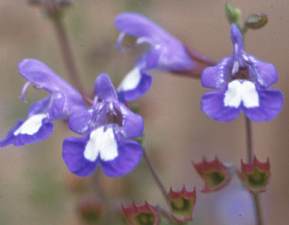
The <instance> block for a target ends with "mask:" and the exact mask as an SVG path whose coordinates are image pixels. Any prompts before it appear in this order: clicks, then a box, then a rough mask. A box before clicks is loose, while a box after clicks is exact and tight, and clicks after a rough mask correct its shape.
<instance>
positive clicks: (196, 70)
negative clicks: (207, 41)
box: [115, 13, 208, 101]
mask: <svg viewBox="0 0 289 225" xmlns="http://www.w3.org/2000/svg"><path fill="white" fill-rule="evenodd" d="M115 26H116V28H117V30H118V31H119V32H120V35H119V38H118V41H117V46H121V44H122V42H123V40H124V38H125V37H126V36H127V35H128V36H132V37H134V38H136V43H137V44H147V45H148V46H149V49H148V50H147V51H146V52H145V53H144V55H143V56H142V57H141V58H140V59H139V60H138V62H137V63H136V66H135V67H134V68H133V70H132V71H131V72H130V73H129V74H128V75H127V76H126V77H125V79H124V81H123V82H122V83H121V85H120V86H119V89H118V90H119V92H120V94H121V95H122V97H123V98H124V99H125V100H127V101H131V100H135V99H137V98H138V97H140V96H142V95H144V94H145V93H146V92H147V91H148V90H149V88H150V86H151V77H150V76H149V75H148V74H147V72H148V71H149V70H151V69H159V70H164V71H169V72H173V73H191V74H200V71H202V69H203V68H204V65H203V64H206V63H207V61H208V59H206V58H205V57H203V56H202V55H201V54H199V53H196V52H194V54H193V53H192V52H190V51H189V50H188V49H187V48H186V47H185V45H184V44H183V43H182V42H181V41H180V40H178V39H177V38H176V37H174V36H172V35H171V34H169V33H168V32H167V31H165V30H164V29H163V28H161V27H160V26H158V25H157V24H155V23H154V22H153V21H151V20H150V19H148V18H146V17H144V16H142V15H140V14H137V13H122V14H120V15H118V16H117V17H116V20H115Z"/></svg>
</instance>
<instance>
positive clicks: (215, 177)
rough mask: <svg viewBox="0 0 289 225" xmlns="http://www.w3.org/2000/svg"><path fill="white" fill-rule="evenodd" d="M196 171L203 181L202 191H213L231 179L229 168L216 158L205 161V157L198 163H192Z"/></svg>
mask: <svg viewBox="0 0 289 225" xmlns="http://www.w3.org/2000/svg"><path fill="white" fill-rule="evenodd" d="M193 166H194V168H195V169H196V171H197V173H198V174H199V175H200V176H201V178H202V179H203V181H204V187H203V189H202V192H204V193H208V192H214V191H218V190H220V189H222V188H223V187H224V186H226V185H227V184H228V183H229V181H230V180H231V174H230V171H229V168H228V167H227V166H225V165H224V163H222V162H221V161H220V160H219V159H218V158H215V159H214V160H212V161H207V160H206V159H205V158H204V159H203V160H202V161H201V162H199V163H193Z"/></svg>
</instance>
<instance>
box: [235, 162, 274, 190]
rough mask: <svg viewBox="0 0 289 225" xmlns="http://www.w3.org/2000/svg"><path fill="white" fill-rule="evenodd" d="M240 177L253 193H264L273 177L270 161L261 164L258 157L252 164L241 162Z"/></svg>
mask: <svg viewBox="0 0 289 225" xmlns="http://www.w3.org/2000/svg"><path fill="white" fill-rule="evenodd" d="M238 174H239V177H240V179H241V181H242V183H243V184H244V186H245V187H246V188H248V189H249V190H250V191H251V192H254V193H259V192H264V191H265V190H266V187H267V185H268V183H269V179H270V176H271V171H270V162H269V159H267V160H266V162H260V161H259V160H258V159H257V158H256V156H255V157H254V159H253V161H252V162H251V163H245V162H244V161H243V160H241V170H240V171H239V173H238Z"/></svg>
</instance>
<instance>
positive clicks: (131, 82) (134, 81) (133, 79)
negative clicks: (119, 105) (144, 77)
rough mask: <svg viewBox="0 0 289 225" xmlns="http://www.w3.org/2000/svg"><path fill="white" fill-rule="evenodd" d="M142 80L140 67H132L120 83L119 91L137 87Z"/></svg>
mask: <svg viewBox="0 0 289 225" xmlns="http://www.w3.org/2000/svg"><path fill="white" fill-rule="evenodd" d="M140 81H141V73H140V70H139V68H138V67H135V68H134V69H132V70H131V71H130V72H129V73H128V74H127V75H126V77H125V78H124V79H123V80H122V82H121V83H120V85H119V87H118V90H119V91H129V90H133V89H135V88H136V87H137V86H138V84H139V82H140Z"/></svg>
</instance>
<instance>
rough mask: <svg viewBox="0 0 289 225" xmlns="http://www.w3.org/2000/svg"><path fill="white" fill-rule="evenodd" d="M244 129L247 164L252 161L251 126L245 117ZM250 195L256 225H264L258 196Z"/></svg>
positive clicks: (255, 194)
mask: <svg viewBox="0 0 289 225" xmlns="http://www.w3.org/2000/svg"><path fill="white" fill-rule="evenodd" d="M245 128H246V147H247V161H248V163H252V162H253V159H254V151H253V134H252V124H251V121H250V120H249V119H248V118H247V117H246V118H245ZM250 193H251V196H252V201H253V204H254V211H255V219H256V225H264V222H263V213H262V206H261V202H260V196H259V194H257V193H252V192H250Z"/></svg>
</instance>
